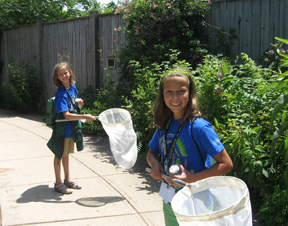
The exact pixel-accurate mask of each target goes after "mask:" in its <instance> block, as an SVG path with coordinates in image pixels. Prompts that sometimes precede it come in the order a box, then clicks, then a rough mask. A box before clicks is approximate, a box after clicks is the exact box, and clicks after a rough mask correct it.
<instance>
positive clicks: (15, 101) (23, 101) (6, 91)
mask: <svg viewBox="0 0 288 226" xmlns="http://www.w3.org/2000/svg"><path fill="white" fill-rule="evenodd" d="M7 75H8V81H7V82H3V83H2V97H1V99H2V103H1V107H3V108H6V109H10V110H20V111H25V112H33V111H37V110H38V103H39V102H40V99H41V92H42V89H43V87H42V80H41V78H40V75H39V71H38V69H37V68H35V67H34V66H31V65H30V62H29V61H26V60H23V61H22V62H21V63H20V64H18V62H16V61H14V60H13V59H11V60H10V62H9V64H8V70H7Z"/></svg>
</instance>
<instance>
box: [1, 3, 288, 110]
mask: <svg viewBox="0 0 288 226" xmlns="http://www.w3.org/2000/svg"><path fill="white" fill-rule="evenodd" d="M123 22H124V21H123V17H122V16H121V15H114V14H103V15H101V14H98V13H97V12H96V11H92V12H91V13H90V15H89V16H88V17H82V18H77V19H71V20H64V21H57V22H51V23H41V22H40V21H39V22H37V24H35V25H31V26H25V27H21V28H17V29H11V30H4V31H2V37H0V42H1V43H0V48H1V49H0V82H2V81H7V74H6V70H7V67H8V63H9V59H10V57H13V59H15V60H17V61H18V62H20V61H21V60H23V59H25V60H29V61H30V63H31V65H33V66H35V67H37V68H39V70H40V71H41V77H42V79H43V97H42V104H44V105H45V104H46V100H47V99H48V98H49V97H51V96H53V95H54V94H55V91H56V89H55V88H54V87H53V84H52V73H53V68H54V65H55V64H56V63H57V62H59V61H60V59H61V58H62V59H63V60H65V61H67V60H68V59H69V62H70V64H71V68H72V70H73V73H74V74H75V77H76V82H77V87H78V89H79V91H80V93H81V92H83V91H84V89H86V88H87V87H88V86H89V85H91V86H92V87H93V89H95V88H96V87H98V86H99V84H102V83H105V82H106V81H107V76H106V74H109V73H111V75H112V76H110V78H111V79H112V80H114V81H116V80H117V78H118V71H117V70H118V69H117V59H116V58H115V57H116V56H117V54H118V53H119V51H121V50H120V45H119V43H121V44H124V43H125V34H123V33H119V32H115V31H114V29H115V28H117V27H119V26H121V24H122V23H123ZM206 22H207V24H208V25H209V26H207V33H208V34H209V35H210V36H211V41H210V45H211V46H213V47H216V46H217V45H218V38H217V30H218V29H223V30H225V31H226V32H227V33H228V32H229V29H230V28H234V29H235V31H236V35H237V37H238V39H236V40H233V42H234V45H232V46H231V50H232V53H233V54H234V55H239V54H240V53H241V52H245V53H247V54H249V55H250V56H251V57H252V58H253V59H255V60H256V59H257V57H258V56H260V55H262V54H263V52H264V51H265V50H266V49H268V48H270V47H271V43H275V39H274V37H280V38H285V39H288V1H287V0H226V1H225V0H218V1H212V6H211V9H210V10H209V11H208V13H207V15H206ZM227 40H228V38H227ZM1 62H3V66H2V70H1ZM1 72H2V73H1Z"/></svg>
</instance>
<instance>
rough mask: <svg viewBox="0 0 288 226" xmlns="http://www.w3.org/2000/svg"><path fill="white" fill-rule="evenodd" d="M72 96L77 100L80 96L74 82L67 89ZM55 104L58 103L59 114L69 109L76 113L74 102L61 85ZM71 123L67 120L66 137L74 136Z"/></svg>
mask: <svg viewBox="0 0 288 226" xmlns="http://www.w3.org/2000/svg"><path fill="white" fill-rule="evenodd" d="M67 90H68V92H69V94H70V96H71V97H72V99H73V100H75V99H76V98H77V96H78V90H77V88H76V86H75V85H74V84H72V85H71V86H70V88H69V89H67ZM55 105H56V111H57V114H58V113H61V112H64V111H69V112H71V113H75V112H76V109H74V107H73V104H72V102H71V100H70V98H69V96H68V94H67V93H66V91H65V90H64V88H63V87H59V88H58V89H57V93H56V97H55ZM71 128H72V127H71V123H70V122H67V123H66V127H65V137H66V138H71V137H72V129H71Z"/></svg>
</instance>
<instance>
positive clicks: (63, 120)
mask: <svg viewBox="0 0 288 226" xmlns="http://www.w3.org/2000/svg"><path fill="white" fill-rule="evenodd" d="M93 117H94V118H95V119H99V116H93ZM78 120H81V119H56V120H55V122H71V121H78Z"/></svg>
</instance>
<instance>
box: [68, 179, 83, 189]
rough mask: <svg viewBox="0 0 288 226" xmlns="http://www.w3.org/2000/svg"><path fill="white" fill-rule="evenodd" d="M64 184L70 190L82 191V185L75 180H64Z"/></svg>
mask: <svg viewBox="0 0 288 226" xmlns="http://www.w3.org/2000/svg"><path fill="white" fill-rule="evenodd" d="M64 184H65V185H66V186H67V187H68V188H74V189H81V188H82V185H81V184H77V183H76V182H75V181H73V180H66V179H65V180H64Z"/></svg>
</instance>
